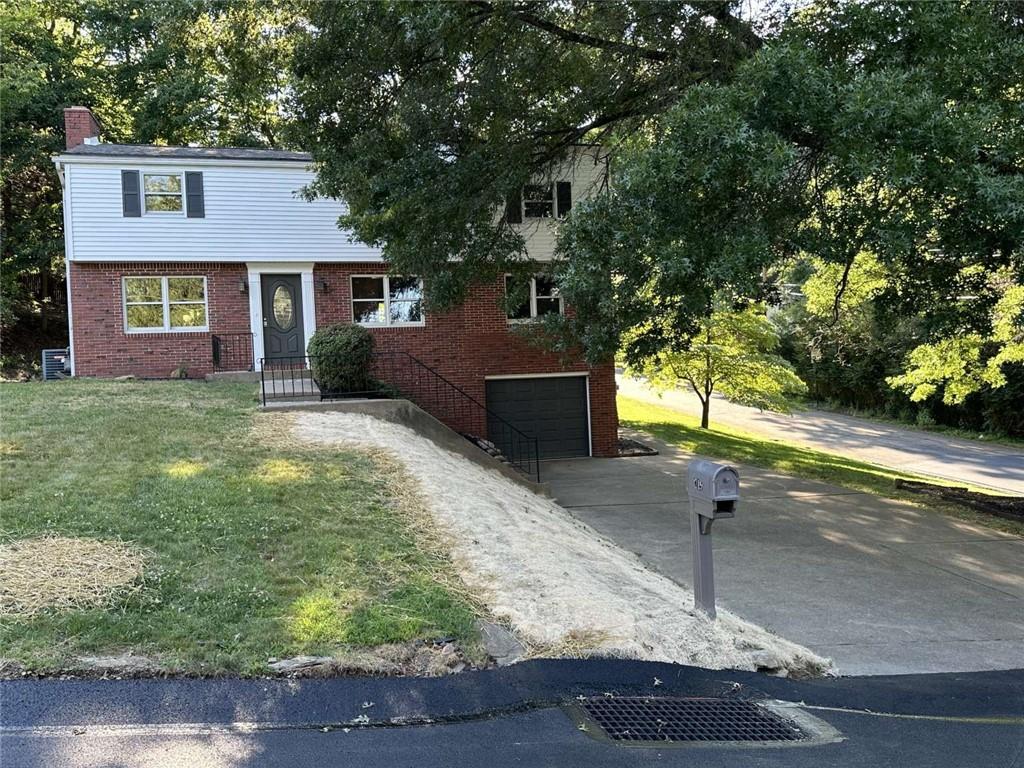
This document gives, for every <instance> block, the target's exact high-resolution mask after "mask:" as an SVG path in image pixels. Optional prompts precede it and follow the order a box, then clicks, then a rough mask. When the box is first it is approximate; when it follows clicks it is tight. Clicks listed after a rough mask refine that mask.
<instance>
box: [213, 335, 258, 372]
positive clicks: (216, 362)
mask: <svg viewBox="0 0 1024 768" xmlns="http://www.w3.org/2000/svg"><path fill="white" fill-rule="evenodd" d="M252 338H253V335H252V334H251V333H214V334H211V335H210V357H211V359H212V360H213V370H215V371H251V370H252V358H253V355H252Z"/></svg>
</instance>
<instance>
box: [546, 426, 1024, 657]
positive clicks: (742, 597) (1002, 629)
mask: <svg viewBox="0 0 1024 768" xmlns="http://www.w3.org/2000/svg"><path fill="white" fill-rule="evenodd" d="M634 436H635V437H636V438H637V439H640V440H641V441H643V442H645V443H647V444H648V445H652V446H653V447H656V448H658V449H659V450H660V451H661V455H659V456H649V457H636V458H619V459H571V460H562V461H552V462H547V463H546V464H545V466H544V474H545V481H547V482H548V483H549V484H550V488H551V492H552V494H553V495H554V496H555V497H556V498H557V499H558V501H559V503H560V504H562V505H563V506H565V507H566V508H567V509H568V510H569V511H570V512H571V513H572V514H573V515H575V516H576V517H578V518H579V519H580V520H583V521H585V522H586V523H588V524H590V525H591V526H592V527H594V528H595V529H596V530H598V531H599V532H600V533H602V534H604V535H605V536H607V537H609V538H610V539H612V540H613V541H615V542H617V543H618V544H619V545H620V546H622V547H625V548H626V549H629V550H632V551H634V552H636V553H637V554H638V555H639V556H640V557H641V558H642V559H643V560H644V561H645V562H646V563H647V564H648V565H649V566H650V567H652V568H654V569H655V570H657V571H660V572H661V573H663V574H665V575H666V576H668V577H670V578H673V579H676V580H677V581H680V582H682V583H686V584H689V583H690V581H691V578H692V574H691V567H692V566H691V560H690V534H689V525H688V523H687V520H686V518H685V515H684V513H685V510H686V509H687V507H686V492H685V489H684V479H685V475H686V465H687V462H688V461H689V459H690V458H691V457H690V456H689V455H687V454H684V453H683V452H681V451H679V450H677V449H675V448H673V447H670V446H667V445H665V444H664V443H661V442H659V441H657V440H655V439H653V438H651V437H649V436H647V435H641V434H636V435H634ZM739 469H740V475H741V486H742V493H743V502H742V503H741V506H740V509H739V512H738V514H737V516H736V518H735V519H733V520H724V521H721V522H718V523H716V524H715V529H714V550H715V570H716V579H717V591H718V602H719V605H722V606H725V607H727V608H728V609H730V610H732V611H733V612H735V613H737V614H739V615H740V616H742V617H743V618H745V619H749V620H750V621H753V622H756V623H758V624H760V625H762V626H765V627H768V628H769V629H772V630H774V631H776V632H778V633H779V634H780V635H782V636H783V637H786V638H788V639H790V640H793V641H795V642H799V643H802V644H804V645H806V646H808V647H809V648H811V649H812V650H814V651H817V652H818V653H820V654H822V655H825V656H830V657H832V658H833V659H834V660H835V662H836V664H837V666H838V668H839V671H840V673H842V674H849V675H854V674H890V673H892V674H896V673H910V672H951V671H976V670H987V669H1013V668H1024V539H1021V538H1019V537H1016V536H1012V535H1009V534H1004V533H1000V532H998V531H994V530H991V529H989V528H984V527H981V526H977V525H972V524H969V523H966V522H962V521H959V520H956V519H954V518H951V517H947V516H945V515H941V514H939V513H934V512H928V511H926V510H923V509H919V508H916V507H914V506H911V505H909V504H904V503H900V502H895V501H891V500H887V499H882V498H879V497H877V496H871V495H868V494H862V493H855V492H852V491H849V490H846V489H843V488H838V487H835V486H830V485H826V484H824V483H818V482H810V481H805V480H800V479H797V478H793V477H788V476H785V475H781V474H778V473H776V472H772V471H770V470H763V469H755V468H751V467H745V466H740V467H739Z"/></svg>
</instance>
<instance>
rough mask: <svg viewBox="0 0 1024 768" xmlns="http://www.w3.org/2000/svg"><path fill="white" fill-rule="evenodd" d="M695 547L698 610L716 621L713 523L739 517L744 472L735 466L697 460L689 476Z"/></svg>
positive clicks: (694, 583)
mask: <svg viewBox="0 0 1024 768" xmlns="http://www.w3.org/2000/svg"><path fill="white" fill-rule="evenodd" d="M686 495H687V496H688V497H689V499H690V536H691V539H692V544H693V598H694V604H695V605H696V607H697V608H699V609H700V610H702V611H704V613H706V614H707V615H708V616H709V617H710V618H712V619H713V618H715V615H716V611H715V568H714V563H713V561H712V554H711V524H712V523H713V522H714V521H715V520H719V519H723V518H729V517H735V516H736V506H737V505H738V504H739V502H740V473H739V472H737V471H736V468H735V467H730V466H728V465H726V464H716V463H715V462H713V461H706V460H705V459H697V460H696V461H691V462H690V466H689V469H688V471H687V474H686Z"/></svg>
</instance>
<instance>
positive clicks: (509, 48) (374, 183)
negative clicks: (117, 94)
mask: <svg viewBox="0 0 1024 768" xmlns="http://www.w3.org/2000/svg"><path fill="white" fill-rule="evenodd" d="M735 5H736V4H735V3H731V2H691V3H684V2H661V3H650V2H617V3H598V2H589V1H588V0H573V1H571V2H557V3H556V2H519V1H516V2H485V1H479V2H466V3H406V2H375V3H316V4H313V5H312V6H311V8H310V32H309V34H308V36H307V38H306V39H305V40H304V41H302V42H301V43H300V44H299V46H298V51H297V54H296V57H295V62H296V67H295V69H296V84H295V88H296V99H295V109H296V119H297V123H298V128H299V131H300V135H301V136H302V141H303V144H304V145H305V146H306V147H307V148H308V149H309V150H310V151H312V152H313V155H314V157H315V158H316V160H317V161H318V162H319V176H318V179H317V182H316V185H315V187H314V191H315V192H316V193H318V194H322V195H326V196H333V197H339V198H343V199H344V200H345V201H346V202H347V204H348V207H349V215H348V216H347V217H346V218H345V220H344V223H345V225H346V226H348V227H351V228H352V229H353V230H354V232H355V234H356V235H357V236H358V237H359V238H360V239H362V240H364V241H366V242H368V243H373V244H379V245H381V246H383V248H384V252H385V255H386V257H387V258H388V260H389V261H390V263H391V264H392V266H393V268H394V269H396V270H398V271H405V272H412V273H416V274H422V275H424V276H425V277H427V278H428V279H429V280H430V281H431V289H430V300H431V301H432V302H433V303H435V304H442V305H443V304H447V303H450V302H451V301H454V300H456V299H457V298H459V297H460V296H461V295H462V289H463V288H464V287H465V285H466V284H467V282H469V281H470V280H472V279H475V278H481V277H487V276H488V275H490V276H495V275H498V274H500V273H501V272H503V271H505V270H506V269H507V268H508V267H509V264H510V263H514V262H516V261H517V260H518V259H520V258H521V257H522V254H523V238H522V237H521V236H520V235H519V234H518V233H517V232H516V231H514V230H513V229H512V228H510V227H507V226H505V224H504V223H503V222H502V221H501V220H500V218H499V217H496V216H495V211H497V210H500V209H501V207H502V206H503V203H504V201H505V199H506V196H507V195H509V194H511V193H513V192H516V191H518V190H519V188H521V187H522V185H523V184H524V183H525V182H526V181H527V180H529V179H530V178H531V176H533V175H535V174H543V173H545V172H546V171H547V170H548V169H549V168H550V166H551V164H552V163H553V162H558V161H560V160H562V159H563V158H564V157H565V155H566V154H567V153H571V151H572V148H573V146H574V145H576V144H578V143H579V142H584V141H590V142H594V141H599V142H603V141H610V140H613V137H618V136H619V135H623V134H627V133H629V132H631V131H638V130H642V129H643V128H644V126H645V125H646V124H647V123H648V122H649V121H650V120H651V119H652V118H653V117H655V116H657V115H659V114H661V113H663V112H664V111H665V110H666V109H668V108H669V107H671V106H672V105H673V104H676V103H677V102H678V101H679V100H680V99H681V98H683V97H684V95H685V94H686V93H687V90H688V89H689V88H690V87H691V86H693V85H694V84H696V83H702V82H719V81H722V80H723V79H724V78H726V77H728V75H729V74H730V72H731V71H732V70H733V68H734V67H735V64H736V62H738V61H740V60H742V59H744V58H746V57H747V56H749V55H750V54H751V52H752V51H753V50H755V49H756V48H757V47H758V45H759V44H760V41H759V39H758V38H757V37H756V35H754V33H753V32H752V31H751V29H750V27H749V25H748V24H747V23H745V22H743V21H741V20H740V19H739V18H738V17H737V16H736V15H735ZM614 140H617V138H616V139H614ZM453 255H454V256H457V257H458V260H457V261H453V260H452V256H453Z"/></svg>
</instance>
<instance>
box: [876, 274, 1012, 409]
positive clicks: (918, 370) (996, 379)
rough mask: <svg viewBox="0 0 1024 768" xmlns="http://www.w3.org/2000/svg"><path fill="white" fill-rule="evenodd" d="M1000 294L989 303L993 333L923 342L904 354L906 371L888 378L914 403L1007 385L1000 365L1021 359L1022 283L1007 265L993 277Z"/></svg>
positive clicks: (954, 400)
mask: <svg viewBox="0 0 1024 768" xmlns="http://www.w3.org/2000/svg"><path fill="white" fill-rule="evenodd" d="M992 282H993V283H994V284H995V285H996V290H999V291H1000V293H1001V296H1000V298H999V300H998V301H997V302H996V304H995V306H994V307H993V308H992V322H991V328H992V330H991V332H990V333H988V334H981V333H978V332H971V331H968V332H965V333H962V334H958V335H956V336H954V337H952V338H947V339H941V340H939V341H937V342H933V343H929V344H922V345H920V346H918V347H916V348H914V349H913V350H911V352H910V354H909V355H908V356H907V366H906V367H907V370H906V372H905V373H903V374H902V375H900V376H892V377H890V378H889V379H887V381H888V383H889V384H890V385H891V386H893V387H895V388H897V389H900V390H903V391H904V392H906V393H907V394H908V395H910V399H911V400H913V401H914V402H920V401H922V400H926V399H928V398H929V397H932V396H933V395H935V394H936V393H938V392H939V391H941V392H942V400H943V402H945V403H947V404H960V403H963V402H964V400H965V399H966V398H967V396H968V395H971V394H973V393H975V392H978V391H979V390H982V389H984V388H986V387H992V388H995V389H998V388H999V387H1002V386H1004V385H1005V384H1006V373H1005V371H1004V370H1003V369H1004V366H1008V365H1010V364H1013V363H1018V364H1019V363H1024V285H1018V284H1014V283H1013V282H1012V276H1011V273H1010V271H1009V270H1003V271H1002V272H1000V273H998V274H996V275H995V276H993V278H992Z"/></svg>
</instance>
